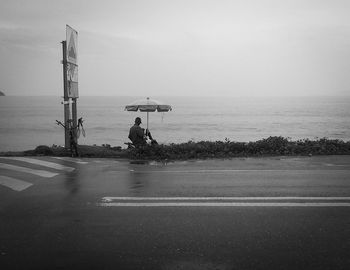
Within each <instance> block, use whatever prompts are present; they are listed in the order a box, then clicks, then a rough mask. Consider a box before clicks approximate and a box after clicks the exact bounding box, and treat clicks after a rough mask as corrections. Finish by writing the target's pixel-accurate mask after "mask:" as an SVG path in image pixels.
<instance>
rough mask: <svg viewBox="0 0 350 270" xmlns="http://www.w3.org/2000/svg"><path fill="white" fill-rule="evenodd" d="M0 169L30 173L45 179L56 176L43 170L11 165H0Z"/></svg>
mask: <svg viewBox="0 0 350 270" xmlns="http://www.w3.org/2000/svg"><path fill="white" fill-rule="evenodd" d="M0 169H6V170H12V171H18V172H24V173H30V174H34V175H38V176H41V177H45V178H51V177H54V176H56V175H58V173H53V172H48V171H43V170H34V169H31V168H26V167H20V166H16V165H11V164H4V163H0Z"/></svg>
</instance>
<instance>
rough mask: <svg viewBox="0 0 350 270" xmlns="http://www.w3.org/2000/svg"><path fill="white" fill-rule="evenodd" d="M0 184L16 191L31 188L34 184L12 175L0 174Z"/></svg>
mask: <svg viewBox="0 0 350 270" xmlns="http://www.w3.org/2000/svg"><path fill="white" fill-rule="evenodd" d="M0 185H3V186H5V187H8V188H10V189H13V190H15V191H22V190H25V189H27V188H29V187H30V186H32V185H33V184H32V183H28V182H26V181H22V180H19V179H15V178H12V177H8V176H4V175H0Z"/></svg>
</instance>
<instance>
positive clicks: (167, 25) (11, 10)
mask: <svg viewBox="0 0 350 270" xmlns="http://www.w3.org/2000/svg"><path fill="white" fill-rule="evenodd" d="M0 6H1V8H0V46H1V47H0V90H1V91H4V92H5V93H6V94H7V95H57V96H60V95H62V94H63V90H62V65H61V63H60V61H61V59H62V48H61V44H60V42H61V41H62V40H65V39H66V37H65V34H66V33H65V26H66V24H69V25H70V26H72V27H73V28H75V29H76V30H77V31H78V33H79V36H78V64H79V93H80V96H83V95H124V96H125V95H127V96H130V95H132V96H167V95H178V96H181V95H222V96H249V95H259V96H264V95H278V96H280V95H350V1H349V0H242V1H235V0H227V1H225V0H212V1H207V0H198V1H196V0H184V1H183V0H171V1H168V0H158V1H154V0H151V1H149V0H110V1H109V0H108V1H103V0H99V1H87V0H74V1H72V0H69V1H66V0H57V1H49V0H30V1H28V0H0Z"/></svg>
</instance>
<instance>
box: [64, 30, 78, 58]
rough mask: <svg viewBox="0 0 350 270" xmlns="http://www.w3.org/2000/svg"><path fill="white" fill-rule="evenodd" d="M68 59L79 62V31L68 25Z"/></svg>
mask: <svg viewBox="0 0 350 270" xmlns="http://www.w3.org/2000/svg"><path fill="white" fill-rule="evenodd" d="M66 38H67V39H66V40H67V61H68V62H70V63H73V64H78V52H77V48H78V32H77V31H75V30H74V29H73V28H72V27H70V26H69V25H66Z"/></svg>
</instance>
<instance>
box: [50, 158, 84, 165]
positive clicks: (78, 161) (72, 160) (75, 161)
mask: <svg viewBox="0 0 350 270" xmlns="http://www.w3.org/2000/svg"><path fill="white" fill-rule="evenodd" d="M52 158H54V159H59V160H63V161H69V162H73V163H77V164H88V163H89V162H87V161H82V160H81V159H75V158H69V157H52Z"/></svg>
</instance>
